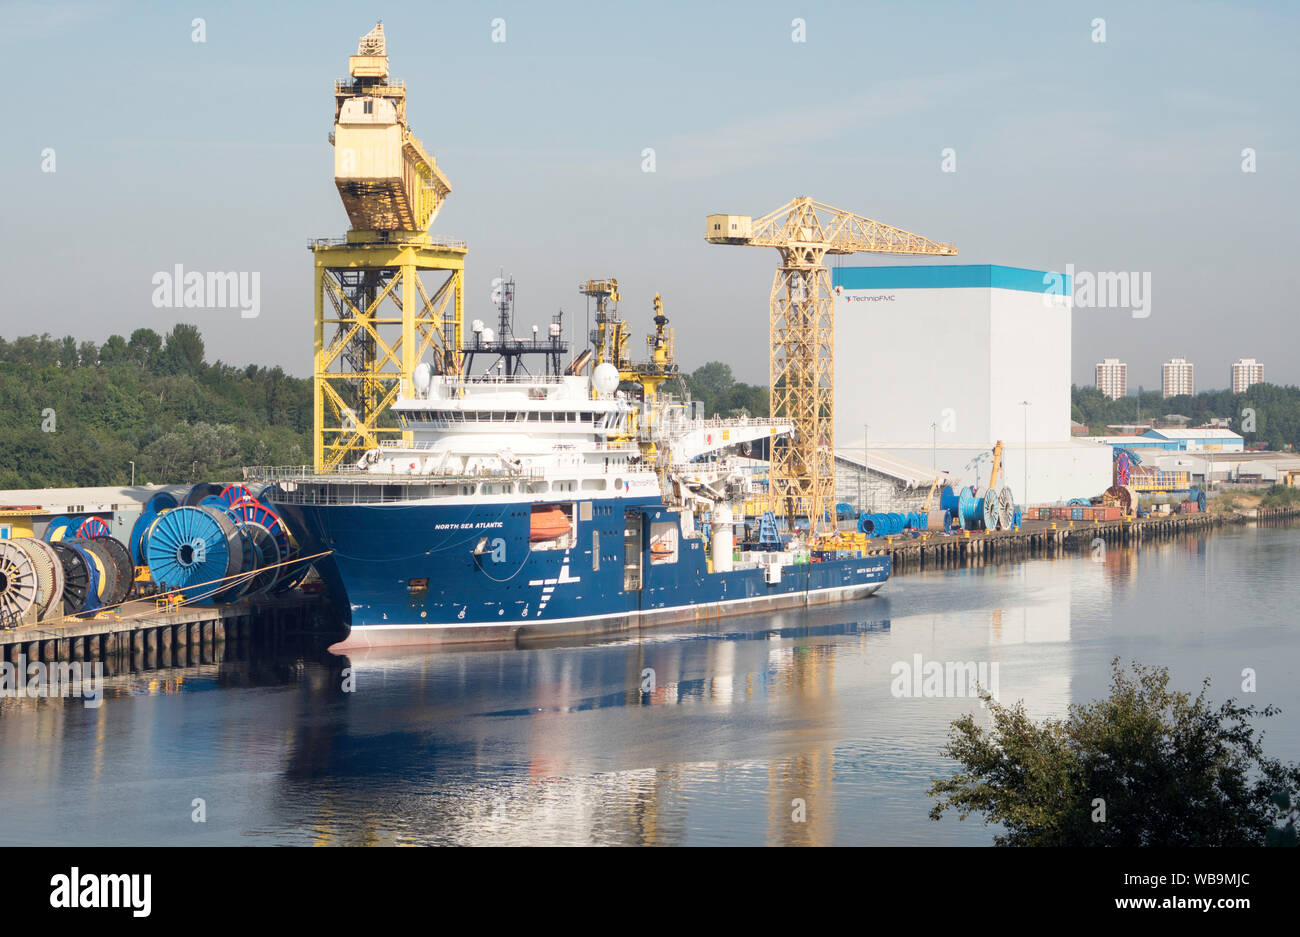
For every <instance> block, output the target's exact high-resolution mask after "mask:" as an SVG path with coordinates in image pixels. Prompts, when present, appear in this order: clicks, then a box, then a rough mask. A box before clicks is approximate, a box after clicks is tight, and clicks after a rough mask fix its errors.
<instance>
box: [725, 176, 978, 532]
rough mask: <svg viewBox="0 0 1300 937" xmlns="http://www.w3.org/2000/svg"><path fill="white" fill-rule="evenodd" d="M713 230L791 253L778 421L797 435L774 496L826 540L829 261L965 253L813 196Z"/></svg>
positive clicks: (774, 397)
mask: <svg viewBox="0 0 1300 937" xmlns="http://www.w3.org/2000/svg"><path fill="white" fill-rule="evenodd" d="M705 224H706V227H705V231H704V239H705V240H706V241H708V242H709V243H710V244H741V245H746V246H750V247H774V248H776V249H777V250H778V251H779V252H780V254H781V263H780V266H778V267H777V269H776V276H775V278H774V279H773V280H772V293H771V299H770V306H769V329H770V336H769V340H770V343H771V357H770V359H769V363H768V377H769V380H770V381H771V387H770V391H769V392H770V395H771V397H770V413H771V416H772V418H773V419H787V420H789V421H790V422H791V423H792V424H793V426H794V432H793V433H792V434H791V435H790V436H789V437H787V438H784V439H780V440H777V441H775V442H774V444H773V448H772V468H771V482H770V485H769V488H768V492H769V497H770V500H771V504H772V510H774V511H775V512H776V513H777V514H784V515H785V517H786V518H787V519H788V521H789V523H790V524H791V525H793V524H794V522H795V520H796V518H799V517H806V518H807V519H808V523H809V525H810V529H811V530H813V531H815V532H819V531H821V530H823V529H825V527H826V525H827V520H826V514H827V509H828V508H829V507H830V506H831V505H832V504H833V503H834V494H835V438H834V429H835V415H834V412H833V402H834V391H833V385H834V377H835V345H834V339H835V325H834V315H835V304H834V297H833V295H832V293H831V275H830V270H828V269H827V267H826V262H825V261H826V255H827V254H855V253H858V252H860V251H869V252H872V253H883V254H929V255H934V256H939V257H950V256H953V255H955V254H956V253H957V248H956V247H954V246H953V245H952V244H946V243H941V242H938V241H932V240H930V239H929V238H925V237H922V236H921V235H919V234H912V233H911V232H910V231H904V230H903V229H902V228H895V227H893V226H891V225H887V224H883V223H881V222H879V221H874V220H872V219H871V218H864V217H863V216H861V215H855V214H853V213H852V212H847V211H844V210H842V209H839V208H833V207H831V206H830V205H825V204H823V203H821V202H817V201H814V200H813V199H811V198H808V197H807V196H800V197H799V198H796V199H794V200H793V201H790V202H787V203H786V204H784V205H782V206H781V207H780V208H778V209H776V210H775V211H772V212H769V213H768V214H766V215H763V216H762V217H761V218H758V219H754V218H753V217H751V216H749V215H709V216H708V219H707V221H706V223H705Z"/></svg>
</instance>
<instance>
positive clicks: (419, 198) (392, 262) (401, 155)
mask: <svg viewBox="0 0 1300 937" xmlns="http://www.w3.org/2000/svg"><path fill="white" fill-rule="evenodd" d="M329 140H330V143H332V144H333V146H334V184H335V187H336V188H337V189H338V193H339V198H340V199H341V200H342V202H343V208H344V210H345V211H346V212H347V216H348V221H349V222H350V223H351V230H349V231H348V232H347V235H346V237H344V238H319V239H316V240H314V241H312V243H311V245H310V247H311V250H312V253H313V255H314V261H315V268H316V277H315V280H316V282H315V289H316V309H315V352H316V354H315V369H314V398H315V399H314V411H315V421H314V426H313V457H314V458H313V461H314V462H315V464H316V466H317V467H318V468H321V469H334V468H337V467H338V466H340V465H346V464H349V463H351V462H353V461H355V459H356V457H357V456H359V455H361V454H362V453H364V452H367V451H369V450H372V449H374V448H376V447H377V446H379V445H380V443H381V442H382V441H385V440H387V441H390V442H391V441H393V440H394V438H395V437H402V438H405V439H407V440H408V441H409V438H410V435H409V431H404V430H402V429H401V427H400V426H398V425H397V422H396V420H395V419H393V418H392V415H391V412H390V411H389V406H390V405H391V404H392V403H393V401H394V400H396V399H397V398H398V397H399V396H401V394H402V393H403V392H405V393H410V392H411V381H412V377H413V375H414V372H415V368H416V367H417V365H419V363H420V362H421V360H422V359H423V358H424V357H425V356H426V355H428V356H429V357H430V358H431V359H432V360H431V361H430V365H431V368H432V370H433V372H434V373H435V374H442V375H449V374H458V373H460V369H461V365H462V363H463V356H462V338H463V329H462V322H463V315H464V300H463V295H464V269H465V254H466V252H467V248H466V245H465V243H464V242H463V241H456V240H450V239H445V238H434V237H432V236H431V235H430V234H429V226H430V225H431V224H432V223H433V220H434V218H435V217H437V215H438V211H439V209H440V208H441V207H442V204H443V201H444V200H445V199H446V198H447V195H448V193H450V192H451V184H450V183H449V182H448V181H447V177H446V176H444V175H443V174H442V171H441V170H440V169H439V168H438V164H437V161H436V160H434V158H433V156H432V155H430V154H429V153H428V151H426V150H425V148H424V145H423V144H422V143H421V142H420V140H419V139H418V138H417V137H416V136H415V134H414V133H412V132H411V128H410V126H409V125H408V124H407V120H406V85H405V83H404V82H401V81H396V80H391V79H390V78H389V77H388V54H387V48H386V41H385V37H384V27H383V25H382V24H381V25H376V26H375V28H374V29H372V30H371V31H370V32H368V33H366V35H364V36H362V37H361V41H360V42H359V43H358V44H357V54H356V55H353V56H349V57H348V77H347V78H345V79H340V80H338V81H335V82H334V129H333V131H332V132H331V133H330V135H329ZM437 280H440V281H441V282H437Z"/></svg>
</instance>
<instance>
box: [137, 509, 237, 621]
mask: <svg viewBox="0 0 1300 937" xmlns="http://www.w3.org/2000/svg"><path fill="white" fill-rule="evenodd" d="M251 551H252V544H251V539H250V538H249V537H248V535H247V533H246V532H242V531H241V529H240V527H239V525H237V524H236V523H235V522H234V520H232V519H231V518H230V516H229V515H227V514H225V513H224V512H221V511H214V510H209V509H207V508H203V507H193V506H185V507H178V508H175V509H174V510H171V511H168V512H167V513H165V514H161V515H159V517H158V520H157V521H156V522H155V523H154V525H153V529H152V530H151V531H150V533H149V536H148V544H147V546H146V547H145V558H146V559H147V560H148V561H149V571H150V573H151V575H152V576H153V580H154V582H155V583H157V584H158V587H159V589H161V590H163V591H168V590H171V589H180V590H181V591H186V590H191V589H194V588H196V587H198V588H199V589H200V594H199V595H197V596H190V598H192V599H196V598H197V599H208V600H213V601H220V600H221V599H220V596H221V595H222V594H223V593H225V592H228V591H230V586H229V585H228V584H226V583H220V582H218V581H217V580H222V579H226V578H228V577H230V576H236V575H238V574H239V573H241V572H243V571H244V568H245V562H246V560H249V561H251Z"/></svg>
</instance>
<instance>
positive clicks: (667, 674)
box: [0, 530, 1300, 845]
mask: <svg viewBox="0 0 1300 937" xmlns="http://www.w3.org/2000/svg"><path fill="white" fill-rule="evenodd" d="M1287 538H1289V539H1287ZM1297 543H1300V535H1298V534H1297V533H1296V532H1295V531H1286V530H1269V531H1260V532H1255V531H1250V532H1246V531H1241V532H1238V533H1237V534H1220V535H1217V536H1214V537H1211V538H1209V539H1208V540H1207V539H1205V538H1199V539H1193V540H1188V541H1175V542H1168V543H1163V544H1158V545H1152V546H1150V547H1148V548H1147V549H1144V550H1143V551H1140V552H1136V553H1134V552H1133V551H1126V550H1121V549H1116V548H1113V547H1112V548H1111V549H1109V550H1107V551H1106V552H1105V554H1104V555H1103V556H1102V557H1100V558H1095V557H1094V556H1092V555H1091V554H1090V553H1084V554H1083V555H1080V556H1078V557H1070V558H1065V559H1061V560H1057V561H1052V562H1031V563H1026V564H1022V565H1019V566H1012V567H1000V568H999V567H986V568H983V569H977V570H947V571H936V572H933V573H925V574H919V575H914V576H906V577H902V578H900V579H897V580H895V581H893V582H891V583H890V585H889V587H888V590H887V592H886V593H885V594H884V595H880V596H877V597H875V598H873V599H870V600H866V601H863V602H858V603H852V604H844V605H839V606H831V607H827V608H816V609H809V610H801V611H790V612H784V613H780V614H773V615H765V616H751V617H743V618H735V619H729V620H723V621H721V622H715V623H713V624H711V625H709V626H705V627H701V628H698V629H696V628H685V627H683V628H680V629H676V630H669V631H653V632H647V633H646V634H644V635H641V636H639V637H635V638H629V639H623V640H610V641H603V642H598V643H589V644H580V645H573V646H565V645H555V644H551V645H548V646H544V647H530V648H526V649H521V650H515V649H510V650H504V649H498V650H486V651H484V650H478V651H455V652H439V653H429V652H426V651H420V650H416V651H398V650H392V651H386V652H380V651H369V652H363V653H359V654H356V655H353V656H351V657H347V658H343V657H335V656H332V655H328V654H326V653H324V652H323V651H321V650H319V649H315V648H298V649H294V650H292V652H291V653H289V654H287V655H281V656H277V657H273V658H254V659H247V658H245V659H223V660H221V661H220V662H214V663H210V664H205V665H201V666H196V667H191V668H183V669H174V670H166V671H156V672H146V673H142V674H132V675H122V676H117V677H114V678H112V679H111V680H110V681H109V684H108V686H107V688H106V692H107V698H106V700H105V702H104V705H103V706H101V707H99V708H98V709H86V708H84V707H82V706H81V705H79V703H77V702H76V701H57V700H39V699H38V700H29V699H15V700H3V701H0V808H3V809H4V811H5V816H6V817H7V818H11V819H10V820H9V821H7V823H6V826H5V830H4V832H3V833H0V841H2V842H5V843H15V842H42V843H49V842H73V841H75V842H78V843H112V842H124V843H125V842H144V843H180V844H214V843H249V842H254V843H298V844H319V845H337V844H378V845H387V844H392V845H400V844H426V843H467V844H523V843H548V844H550V843H554V844H577V843H605V844H646V845H678V844H694V843H726V844H759V845H761V844H773V845H776V844H780V845H815V844H831V843H835V844H867V843H936V842H952V843H987V842H988V841H989V839H990V833H989V831H988V830H987V829H985V828H984V827H981V826H979V825H977V824H975V823H973V822H968V823H964V824H962V823H957V822H955V821H945V822H943V823H938V824H936V823H932V822H931V821H929V820H928V819H927V818H926V811H927V810H928V807H929V802H928V799H927V797H926V796H925V791H926V789H927V788H928V786H929V782H930V780H931V778H933V777H935V776H938V775H940V774H948V773H950V772H951V771H952V770H953V766H952V765H951V764H950V763H947V762H945V761H944V760H943V759H942V758H941V757H940V756H939V750H940V748H941V746H942V745H943V742H944V739H945V736H946V733H947V731H948V727H949V724H950V723H951V721H952V720H953V719H955V718H957V717H958V716H960V715H962V714H963V713H968V712H976V713H977V714H979V713H981V712H982V710H980V709H979V707H978V704H977V702H976V701H974V700H973V699H971V698H970V697H969V696H965V695H938V696H925V695H907V696H899V695H895V692H894V685H893V684H894V674H893V672H892V670H891V668H893V667H894V666H895V665H896V664H898V663H899V662H911V661H912V660H913V659H914V657H915V655H920V656H921V658H922V659H923V660H924V661H938V662H958V663H961V662H972V663H973V662H985V663H996V664H997V665H998V667H999V677H1000V681H999V682H1000V687H999V689H1000V696H1001V698H1002V699H1003V700H1004V701H1005V700H1016V699H1024V700H1025V701H1026V704H1027V706H1028V707H1029V709H1030V711H1031V713H1032V714H1034V715H1039V716H1041V715H1045V714H1053V715H1062V714H1064V712H1065V710H1066V708H1067V707H1068V705H1069V704H1070V703H1072V702H1076V701H1079V700H1085V699H1090V698H1093V697H1095V696H1097V695H1099V694H1100V693H1101V692H1104V689H1105V684H1106V680H1107V676H1108V674H1107V662H1108V660H1109V658H1110V657H1111V656H1114V655H1116V654H1118V655H1120V656H1123V657H1126V658H1128V657H1134V658H1138V659H1142V660H1144V661H1147V662H1150V663H1163V664H1169V665H1170V666H1171V667H1173V668H1174V675H1175V679H1176V681H1178V682H1179V683H1180V685H1183V686H1187V687H1192V688H1194V687H1195V686H1196V685H1197V684H1198V683H1199V680H1200V679H1201V677H1203V676H1205V675H1207V674H1210V675H1212V676H1214V677H1215V679H1216V680H1219V681H1220V682H1219V683H1218V684H1217V685H1218V686H1221V687H1223V693H1222V695H1223V696H1226V695H1230V693H1231V692H1232V691H1233V690H1234V689H1235V685H1233V684H1232V683H1231V682H1230V680H1231V678H1233V676H1234V675H1235V674H1236V673H1237V672H1238V671H1239V670H1240V668H1241V666H1243V664H1250V665H1252V666H1257V667H1258V668H1259V673H1260V682H1261V686H1267V687H1268V688H1269V690H1270V692H1269V695H1268V698H1267V699H1262V700H1261V701H1262V702H1274V703H1278V704H1280V705H1283V706H1284V707H1289V708H1290V709H1292V711H1300V690H1298V689H1297V686H1296V682H1295V681H1294V679H1293V675H1291V677H1288V676H1286V673H1285V668H1286V667H1288V666H1293V665H1294V663H1293V662H1294V661H1295V659H1296V655H1297V651H1300V638H1298V637H1297V633H1296V629H1295V627H1294V623H1293V616H1291V615H1290V613H1289V612H1288V611H1286V610H1285V609H1286V607H1287V602H1288V601H1289V600H1287V599H1285V597H1284V595H1283V594H1280V593H1279V584H1280V583H1283V582H1293V581H1294V578H1295V576H1296V574H1297V573H1300V559H1297V557H1300V551H1297V550H1296V549H1295V547H1296V545H1297ZM1228 609H1231V610H1232V613H1231V614H1229V613H1226V610H1228ZM1288 661H1289V662H1290V663H1288ZM1216 668H1217V669H1216ZM647 676H652V677H653V680H652V682H648V681H647ZM349 682H351V683H353V684H354V686H355V689H354V691H353V692H347V691H345V686H346V685H348V683H349ZM1269 740H1270V742H1272V743H1275V744H1276V745H1277V748H1276V749H1275V750H1273V753H1275V754H1277V755H1278V756H1279V757H1291V758H1295V757H1298V756H1297V753H1296V752H1297V750H1300V732H1297V730H1296V723H1295V721H1292V722H1291V723H1288V724H1282V725H1275V726H1270V736H1269ZM1288 749H1289V751H1288ZM194 798H203V799H204V801H205V803H206V805H207V810H208V814H207V822H206V823H203V824H197V823H194V822H193V820H192V818H191V813H192V809H191V803H192V801H193V800H194Z"/></svg>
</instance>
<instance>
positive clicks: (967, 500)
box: [957, 485, 984, 530]
mask: <svg viewBox="0 0 1300 937" xmlns="http://www.w3.org/2000/svg"><path fill="white" fill-rule="evenodd" d="M983 516H984V506H983V505H982V504H980V500H979V499H978V498H976V497H975V489H974V488H973V487H972V486H970V485H967V486H966V487H965V488H963V489H962V490H961V494H960V495H959V496H958V498H957V520H958V522H959V523H960V524H961V529H962V530H974V529H975V528H976V527H977V526H978V524H979V523H980V522H981V521H982V518H983Z"/></svg>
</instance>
